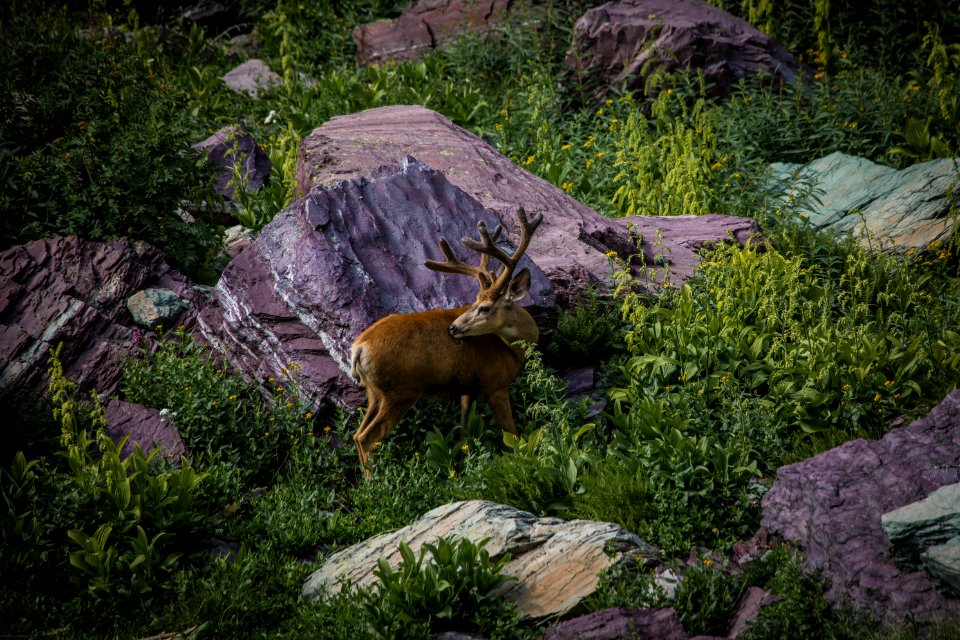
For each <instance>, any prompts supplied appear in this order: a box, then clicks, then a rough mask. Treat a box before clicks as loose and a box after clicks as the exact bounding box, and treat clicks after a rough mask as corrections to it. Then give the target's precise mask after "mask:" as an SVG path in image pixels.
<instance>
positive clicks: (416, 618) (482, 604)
mask: <svg viewBox="0 0 960 640" xmlns="http://www.w3.org/2000/svg"><path fill="white" fill-rule="evenodd" d="M487 542H488V540H481V541H480V542H478V543H473V542H472V541H470V540H469V539H467V538H460V539H458V540H451V539H448V538H444V537H440V538H438V539H437V541H436V543H424V544H423V545H422V546H421V548H420V552H419V554H417V555H414V553H413V551H412V550H411V549H410V547H409V546H408V545H407V544H406V543H404V542H401V543H400V547H399V548H400V556H401V560H400V563H399V564H398V566H397V568H396V569H394V568H392V567H391V566H390V563H388V562H387V560H386V559H384V558H380V560H379V561H378V563H377V569H376V570H375V571H374V574H375V575H376V576H377V578H378V582H376V583H374V585H373V588H372V589H370V590H369V591H366V590H361V591H358V592H357V597H358V598H359V599H360V606H361V607H362V608H363V610H364V611H365V612H366V614H367V616H368V624H369V628H370V629H371V630H372V631H373V632H374V633H375V634H377V635H378V636H379V637H384V638H407V637H417V635H419V634H420V633H422V631H421V630H420V629H422V628H423V627H425V628H426V629H429V630H430V631H431V632H433V633H436V632H438V631H442V630H445V629H450V628H454V629H462V628H470V627H474V628H477V627H479V628H480V629H482V628H483V627H484V626H485V624H489V622H485V621H488V620H489V619H490V618H493V617H496V616H499V615H504V614H506V613H508V612H509V611H510V607H509V606H508V605H507V604H506V602H504V601H503V600H502V599H501V598H500V597H499V596H497V595H496V594H495V592H496V590H497V589H499V588H500V587H502V586H504V585H505V584H506V583H507V582H509V581H510V580H512V579H513V578H511V577H509V576H504V575H502V574H501V570H502V569H503V567H504V566H505V565H506V564H507V563H508V562H509V561H510V555H509V554H506V555H504V556H502V557H501V558H499V559H498V560H496V561H494V560H492V559H491V558H490V554H489V553H488V552H487V550H486V549H485V548H484V547H485V546H486V544H487Z"/></svg>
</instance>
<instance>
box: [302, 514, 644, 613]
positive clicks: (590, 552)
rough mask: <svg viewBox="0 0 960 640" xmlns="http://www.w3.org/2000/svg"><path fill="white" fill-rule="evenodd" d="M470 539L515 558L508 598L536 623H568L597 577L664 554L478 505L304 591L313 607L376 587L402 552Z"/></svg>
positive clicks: (335, 566)
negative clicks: (384, 567)
mask: <svg viewBox="0 0 960 640" xmlns="http://www.w3.org/2000/svg"><path fill="white" fill-rule="evenodd" d="M440 537H447V538H467V539H469V540H471V541H473V542H475V543H479V542H480V541H481V540H483V539H486V538H489V542H488V543H487V546H486V549H487V551H488V552H489V553H490V556H491V557H493V558H499V557H502V556H503V554H505V553H509V554H510V556H511V560H510V561H509V562H508V563H507V565H506V566H505V567H504V568H503V571H502V573H503V574H504V575H509V576H513V577H515V578H516V580H515V581H511V582H508V583H507V584H506V585H505V586H504V587H502V588H501V590H500V594H501V595H502V596H503V597H504V598H506V599H507V600H509V601H512V602H515V603H516V604H517V606H518V608H519V609H520V611H521V613H522V614H523V616H524V617H526V618H529V619H534V620H540V619H548V618H554V617H558V616H562V615H564V614H566V613H568V612H570V611H571V610H573V609H574V608H575V607H576V606H577V605H578V604H579V603H580V602H581V601H583V600H584V599H585V598H587V597H588V596H589V595H591V594H592V593H594V591H595V590H596V586H597V577H598V576H599V575H600V573H601V572H602V571H603V570H604V569H606V568H608V567H610V566H613V565H614V564H617V563H620V562H631V563H636V564H639V565H643V566H646V565H649V564H651V563H653V562H655V561H656V560H657V558H658V557H659V552H658V551H657V550H656V549H655V548H653V547H651V546H649V545H647V544H645V543H644V542H643V541H641V540H640V539H639V538H637V536H636V535H634V534H631V533H628V532H626V531H625V530H623V529H621V528H620V527H619V526H617V525H615V524H610V523H605V522H590V521H586V520H572V521H569V522H567V521H563V520H559V519H557V518H537V517H536V516H534V515H533V514H532V513H527V512H525V511H518V510H517V509H514V508H513V507H509V506H505V505H500V504H496V503H493V502H487V501H482V500H473V501H467V502H456V503H452V504H447V505H444V506H442V507H438V508H436V509H434V510H433V511H430V512H428V513H426V514H424V516H423V517H422V518H420V519H419V520H418V521H417V522H415V523H413V524H411V525H409V526H408V527H404V528H402V529H398V530H396V531H392V532H390V533H384V534H381V535H379V536H376V537H374V538H371V539H370V540H367V541H365V542H361V543H360V544H357V545H354V546H352V547H349V548H347V549H344V550H343V551H340V552H337V553H335V554H333V555H332V556H330V558H328V559H327V561H326V562H325V563H324V564H323V566H322V567H321V568H320V569H319V570H317V571H316V572H315V573H313V574H312V575H311V576H310V578H309V579H308V580H307V582H306V583H305V584H304V587H303V595H304V596H305V597H307V598H310V599H315V598H319V597H322V596H323V595H324V594H325V593H331V592H335V591H336V590H338V589H340V587H341V583H342V582H343V581H345V580H346V581H349V582H350V584H353V585H366V584H369V583H371V582H372V581H373V580H375V579H376V576H374V574H373V571H374V569H376V567H377V560H378V558H386V559H387V561H388V562H389V563H390V564H391V565H393V566H396V565H397V564H398V563H399V561H400V552H399V544H400V542H405V543H407V544H408V545H409V546H410V548H411V550H412V551H413V552H414V554H416V553H417V552H418V551H419V549H420V546H421V545H422V544H423V543H425V542H433V541H435V540H436V539H437V538H440Z"/></svg>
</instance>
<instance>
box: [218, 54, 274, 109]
mask: <svg viewBox="0 0 960 640" xmlns="http://www.w3.org/2000/svg"><path fill="white" fill-rule="evenodd" d="M221 80H223V81H224V82H225V83H226V84H227V86H228V87H230V88H231V89H233V90H234V91H236V92H237V93H243V94H246V95H248V96H250V97H251V98H253V99H254V100H256V99H257V96H258V95H259V94H260V92H261V91H264V90H267V89H273V88H274V87H278V86H280V85H281V84H283V78H281V77H280V76H279V75H278V74H277V73H275V72H274V71H273V70H272V69H270V67H268V66H267V63H266V62H264V61H263V60H259V59H257V58H252V59H250V60H247V61H246V62H244V63H243V64H241V65H239V66H237V67H234V68H233V69H231V70H230V71H228V72H227V73H226V74H225V75H224V76H223V77H222V78H221Z"/></svg>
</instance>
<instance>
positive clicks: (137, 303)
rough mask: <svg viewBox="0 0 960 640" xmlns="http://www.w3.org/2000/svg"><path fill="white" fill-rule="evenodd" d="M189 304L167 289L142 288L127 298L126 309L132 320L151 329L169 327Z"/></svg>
mask: <svg viewBox="0 0 960 640" xmlns="http://www.w3.org/2000/svg"><path fill="white" fill-rule="evenodd" d="M188 306H189V305H188V304H187V302H186V301H185V300H182V299H181V298H180V296H178V295H177V294H176V293H174V292H173V291H170V290H169V289H143V290H142V291H137V292H136V293H135V294H133V295H132V296H130V297H129V298H127V309H128V310H129V311H130V315H132V316H133V321H134V322H136V323H137V324H138V325H140V326H142V327H147V328H148V329H153V328H155V327H156V326H157V325H162V326H164V327H170V326H171V325H173V324H174V322H175V321H176V319H177V318H178V317H179V316H180V314H181V313H183V311H184V310H186V309H187V307H188Z"/></svg>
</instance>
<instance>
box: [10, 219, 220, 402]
mask: <svg viewBox="0 0 960 640" xmlns="http://www.w3.org/2000/svg"><path fill="white" fill-rule="evenodd" d="M148 287H156V288H162V289H168V290H170V291H173V292H175V293H176V294H177V295H178V296H179V297H180V298H182V299H183V300H184V301H186V302H187V304H188V307H187V309H186V310H185V311H184V312H183V314H182V315H181V316H180V317H179V318H178V319H177V321H178V322H179V323H180V324H184V325H187V326H189V325H190V324H192V321H193V318H194V317H195V316H196V313H197V310H198V308H199V306H200V305H202V304H203V302H204V301H205V297H204V296H203V295H202V294H201V293H200V291H199V290H198V289H196V288H194V287H193V286H191V284H190V282H189V281H188V280H187V278H186V277H185V276H183V275H181V274H179V273H177V272H176V271H174V270H172V269H171V268H170V267H169V266H168V265H167V263H166V262H165V260H164V255H163V253H162V252H161V251H160V250H159V249H156V248H154V247H152V246H150V245H147V244H145V243H142V242H133V241H130V240H113V241H110V242H94V241H89V240H81V239H78V238H76V237H62V236H56V237H53V238H45V239H41V240H35V241H33V242H30V243H27V244H25V245H18V246H15V247H11V248H9V249H7V250H6V251H4V252H2V253H0V366H2V367H3V369H2V372H0V396H2V395H5V394H6V393H8V392H12V391H14V390H26V389H33V390H34V391H36V392H38V393H40V394H43V393H45V392H46V388H47V381H48V378H47V373H46V372H47V367H48V355H49V352H50V349H51V348H53V347H56V346H57V345H58V344H60V343H63V345H64V346H63V351H62V352H61V354H60V360H61V362H62V363H63V366H64V371H65V373H66V375H67V376H68V377H70V378H72V379H73V380H75V381H76V382H77V384H78V385H79V387H80V389H81V390H82V391H89V390H91V389H96V390H97V392H99V393H101V394H112V393H114V392H115V391H116V390H117V384H118V382H119V380H120V362H121V358H122V357H123V356H126V355H131V354H133V353H135V352H136V349H137V344H136V342H137V337H138V336H139V335H140V332H141V331H142V330H138V329H137V328H136V327H135V325H134V322H133V318H132V317H131V315H130V312H129V311H128V310H127V306H126V301H127V298H129V297H130V296H131V295H132V294H134V293H135V292H137V291H140V290H142V289H145V288H148Z"/></svg>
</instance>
